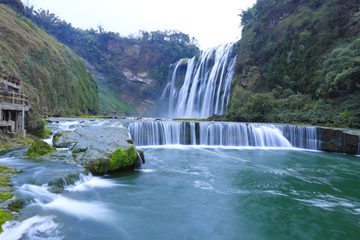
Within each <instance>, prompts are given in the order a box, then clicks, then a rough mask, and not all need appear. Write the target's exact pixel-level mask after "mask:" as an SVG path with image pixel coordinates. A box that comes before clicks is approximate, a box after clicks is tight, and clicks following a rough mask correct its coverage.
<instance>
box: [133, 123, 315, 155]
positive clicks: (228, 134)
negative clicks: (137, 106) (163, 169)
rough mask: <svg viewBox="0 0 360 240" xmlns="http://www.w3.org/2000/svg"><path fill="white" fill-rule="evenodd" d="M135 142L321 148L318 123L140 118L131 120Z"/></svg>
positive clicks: (140, 144)
mask: <svg viewBox="0 0 360 240" xmlns="http://www.w3.org/2000/svg"><path fill="white" fill-rule="evenodd" d="M129 131H130V134H131V136H132V139H134V144H135V145H136V146H148V145H179V144H180V145H207V146H242V147H284V148H290V147H296V148H304V149H311V150H318V149H320V147H321V146H320V143H319V142H320V141H319V140H318V134H317V129H316V127H312V126H296V125H286V124H284V125H282V124H260V123H228V122H181V121H141V122H132V123H130V124H129Z"/></svg>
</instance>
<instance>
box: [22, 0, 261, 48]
mask: <svg viewBox="0 0 360 240" xmlns="http://www.w3.org/2000/svg"><path fill="white" fill-rule="evenodd" d="M23 2H25V3H26V2H29V3H30V4H31V5H34V7H35V9H39V8H42V9H45V10H47V9H49V10H50V12H52V13H55V14H56V15H57V16H59V17H60V18H61V19H64V20H66V21H67V22H71V23H72V25H73V26H74V27H79V28H82V29H89V28H90V27H92V28H94V29H97V26H98V25H99V24H101V25H102V26H103V27H104V28H105V30H107V31H112V32H118V33H120V35H121V36H128V35H129V34H130V33H137V32H138V31H139V30H146V31H149V32H150V31H156V30H161V31H164V30H171V29H173V30H179V31H181V32H183V33H185V34H189V35H190V37H195V38H196V39H197V40H198V41H199V42H200V45H201V49H207V48H209V47H214V46H217V45H219V44H222V43H228V42H234V41H235V40H237V39H239V37H240V32H241V30H240V28H239V27H238V26H239V23H240V17H239V16H238V15H239V13H240V12H241V11H240V10H241V9H244V10H245V9H247V8H248V7H251V6H252V5H253V4H254V3H255V2H256V0H247V1H244V0H237V1H235V0H222V1H209V0H181V1H169V0H100V1H99V0H23Z"/></svg>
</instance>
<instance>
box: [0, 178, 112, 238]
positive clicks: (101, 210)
mask: <svg viewBox="0 0 360 240" xmlns="http://www.w3.org/2000/svg"><path fill="white" fill-rule="evenodd" d="M64 185H65V187H64V189H65V190H67V191H71V192H76V191H86V190H90V189H91V188H96V187H101V188H104V187H113V186H118V185H119V184H115V183H113V182H112V181H111V180H107V179H102V178H100V177H93V176H92V175H91V174H90V175H89V176H86V175H84V174H80V175H79V180H78V181H76V183H75V185H74V186H73V185H70V186H66V181H64ZM18 192H19V194H20V195H22V197H23V198H25V199H32V200H31V201H32V202H31V204H29V205H28V206H26V207H30V208H32V207H37V208H40V209H42V210H45V211H55V212H61V213H62V214H66V215H70V216H72V217H76V218H78V219H87V220H95V221H100V222H109V223H111V222H112V221H113V220H114V218H113V217H112V216H113V215H114V214H113V212H112V211H110V210H109V209H107V208H106V206H105V204H102V203H100V202H96V201H81V200H74V199H71V198H69V197H66V196H64V194H55V193H51V192H49V190H48V187H47V186H46V185H44V186H37V185H32V184H24V185H22V186H21V187H20V188H19V189H18ZM54 218H56V217H55V216H39V215H36V216H34V217H31V218H29V219H26V220H24V221H23V222H18V221H13V222H9V223H6V224H5V225H3V229H4V232H3V233H2V234H1V235H0V239H22V238H25V239H62V238H61V237H58V233H59V231H58V229H59V228H60V227H61V225H60V224H58V223H55V222H54V221H53V219H54Z"/></svg>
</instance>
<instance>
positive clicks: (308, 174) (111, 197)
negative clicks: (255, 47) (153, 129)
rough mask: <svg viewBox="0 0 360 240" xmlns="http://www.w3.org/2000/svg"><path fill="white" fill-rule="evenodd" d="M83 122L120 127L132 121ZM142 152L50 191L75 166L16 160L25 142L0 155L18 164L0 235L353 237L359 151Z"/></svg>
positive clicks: (69, 125) (359, 222) (359, 219)
mask: <svg viewBox="0 0 360 240" xmlns="http://www.w3.org/2000/svg"><path fill="white" fill-rule="evenodd" d="M84 121H85V123H82V124H89V125H97V126H99V127H101V126H113V127H120V126H128V124H129V122H131V121H133V120H96V121H90V120H84ZM130 124H131V123H130ZM78 125H80V121H79V120H77V121H71V122H69V121H68V122H60V123H54V124H50V125H48V128H49V129H51V130H53V131H57V130H60V129H62V130H71V129H74V128H75V127H77V126H78ZM142 149H143V150H144V153H145V157H146V163H145V164H144V165H143V169H138V170H133V171H126V172H122V173H115V174H111V175H109V176H101V177H93V176H83V175H82V176H81V178H80V180H79V181H78V182H77V183H76V184H75V185H69V186H67V187H66V188H65V191H64V192H63V193H59V194H55V193H51V192H49V191H48V188H47V186H46V185H44V184H46V183H47V182H48V181H50V180H52V179H53V178H54V177H57V176H61V173H62V172H78V171H82V168H81V167H79V166H76V165H73V164H68V163H66V161H65V160H58V161H40V160H31V159H28V158H23V157H21V154H22V153H23V152H24V151H25V150H26V149H18V150H14V151H10V152H7V153H5V154H3V155H2V156H0V165H6V166H14V167H16V168H18V169H21V170H23V172H22V173H20V174H17V175H16V176H15V177H13V178H12V182H13V184H14V186H15V188H16V191H17V195H18V196H19V197H21V198H25V199H26V205H25V207H24V208H23V209H22V210H21V211H20V216H19V217H18V219H16V221H13V222H10V223H7V224H5V225H3V227H4V232H3V233H2V234H1V235H0V239H359V238H360V231H359V227H360V190H359V186H360V176H359V169H360V158H359V157H356V156H350V155H342V154H332V153H324V152H319V151H309V150H304V149H297V148H284V147H283V148H278V147H251V146H246V147H226V146H222V147H219V146H204V145H194V146H189V145H164V146H143V147H142ZM61 151H69V150H68V149H61Z"/></svg>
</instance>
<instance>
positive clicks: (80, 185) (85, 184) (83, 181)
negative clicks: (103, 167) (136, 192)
mask: <svg viewBox="0 0 360 240" xmlns="http://www.w3.org/2000/svg"><path fill="white" fill-rule="evenodd" d="M114 186H119V184H116V183H114V182H113V181H111V180H108V179H103V178H100V177H94V176H92V175H91V173H89V175H88V176H86V175H84V174H80V175H79V180H78V181H76V182H75V184H74V185H70V186H65V187H64V189H65V190H68V191H86V190H88V189H89V188H96V187H99V188H105V187H106V188H108V187H114Z"/></svg>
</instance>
